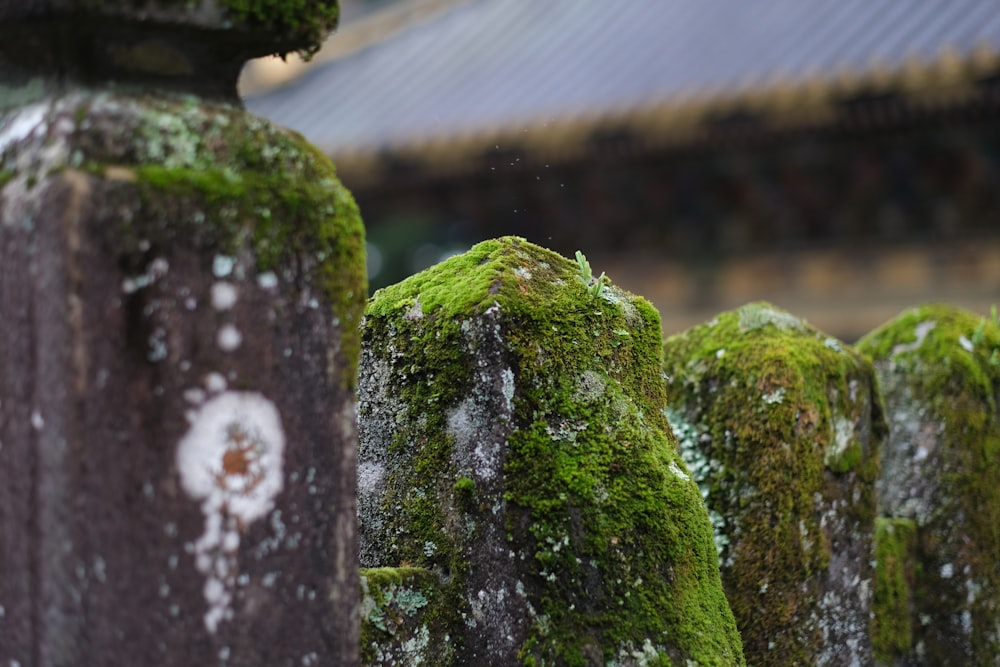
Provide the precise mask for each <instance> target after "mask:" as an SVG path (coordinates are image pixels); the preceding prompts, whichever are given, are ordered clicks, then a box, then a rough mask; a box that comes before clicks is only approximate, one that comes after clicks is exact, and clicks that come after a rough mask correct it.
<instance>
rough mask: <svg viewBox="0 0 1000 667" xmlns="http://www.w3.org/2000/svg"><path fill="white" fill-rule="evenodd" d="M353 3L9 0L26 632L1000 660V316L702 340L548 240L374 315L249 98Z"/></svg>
mask: <svg viewBox="0 0 1000 667" xmlns="http://www.w3.org/2000/svg"><path fill="white" fill-rule="evenodd" d="M336 19H337V11H336V3H335V2H334V1H333V0H327V1H323V0H297V1H295V2H278V1H276V0H256V1H249V2H248V1H247V0H195V1H194V2H187V1H185V2H177V1H171V0H159V1H154V2H149V3H102V2H97V1H95V0H33V1H30V2H27V1H20V2H18V1H15V0H0V114H2V115H0V271H2V275H0V317H2V320H3V322H4V326H5V331H4V336H2V337H0V664H2V665H4V666H7V665H9V666H10V667H62V666H69V665H107V666H109V667H115V666H117V665H128V666H132V665H165V666H178V667H179V666H185V667H186V666H188V665H219V666H228V665H234V666H240V667H255V666H260V667H263V666H265V665H266V666H286V665H287V666H292V665H305V666H308V665H337V666H344V667H352V666H354V665H359V664H364V665H435V666H443V667H444V666H448V665H534V666H541V665H608V666H611V665H614V666H626V665H634V666H640V665H744V664H751V665H782V666H785V665H870V664H879V665H894V666H899V667H902V666H904V665H997V664H1000V662H998V659H997V657H996V656H998V655H1000V609H998V605H1000V562H998V559H997V558H996V554H998V553H1000V528H998V526H1000V516H998V514H1000V460H998V459H1000V414H998V402H1000V323H998V322H997V318H996V316H995V315H994V316H993V317H991V318H984V317H978V316H975V315H972V314H971V313H967V312H962V311H959V310H956V309H954V308H950V307H947V306H929V307H925V308H920V309H916V310H913V311H909V312H907V313H904V314H903V315H901V316H899V318H898V319H896V320H895V321H893V322H891V323H889V324H887V325H886V326H885V327H883V328H881V329H879V330H877V331H874V332H872V333H871V334H869V335H867V336H866V337H865V338H864V339H862V341H861V342H860V343H859V344H858V345H857V346H854V347H852V346H851V345H848V344H846V343H843V342H841V341H838V340H836V339H833V338H831V337H828V336H826V335H824V334H822V333H820V332H818V331H817V330H815V329H813V328H812V327H810V326H809V325H807V324H806V323H805V322H803V321H801V320H800V319H798V318H796V317H794V316H793V315H790V314H788V313H786V312H783V311H781V310H779V309H777V308H775V307H773V306H770V305H768V304H764V303H753V304H749V305H747V306H744V307H742V308H740V309H738V310H735V311H732V312H728V313H723V314H720V315H719V316H718V317H716V318H715V319H713V320H712V321H711V322H708V323H706V324H704V325H700V326H697V327H694V328H692V329H690V330H689V331H687V332H685V333H683V334H680V335H678V336H674V337H671V338H670V339H668V340H667V341H666V342H665V343H664V341H663V339H662V336H661V326H660V319H659V314H658V313H657V312H656V311H655V310H654V309H653V308H652V306H651V305H650V304H649V303H648V302H647V301H645V300H644V299H642V298H640V297H637V296H634V295H631V294H628V293H626V292H624V291H622V290H621V289H619V288H618V287H616V286H615V285H613V284H612V283H611V282H610V281H609V280H608V279H607V278H606V277H605V276H604V275H603V274H601V275H600V276H596V275H594V273H593V271H592V270H591V267H590V266H589V264H588V263H587V260H586V258H585V257H584V256H583V255H582V254H578V255H577V257H576V260H575V261H572V260H568V259H565V258H563V257H560V256H558V255H556V254H554V253H552V252H550V251H548V250H545V249H543V248H540V247H538V246H535V245H533V244H531V243H528V242H527V241H525V240H523V239H519V238H514V237H507V238H501V239H497V240H492V241H487V242H484V243H482V244H479V245H477V246H475V247H474V248H472V249H471V250H470V251H469V252H467V253H465V254H463V255H460V256H457V257H454V258H452V259H449V260H447V261H445V262H443V263H441V264H439V265H438V266H436V267H433V268H431V269H429V270H427V271H425V272H422V273H420V274H417V275H415V276H412V277H410V278H409V279H407V280H405V281H403V282H402V283H399V284H397V285H395V286H392V287H389V288H387V289H385V290H382V291H380V292H378V293H377V294H376V295H375V296H374V297H373V298H372V299H371V300H370V301H368V305H367V309H365V299H366V286H365V282H364V245H363V229H362V226H361V222H360V217H359V214H358V211H357V207H356V206H355V204H354V202H353V200H352V198H351V196H350V194H349V193H348V192H347V191H346V190H345V189H344V188H343V186H342V185H341V184H340V182H339V181H338V180H337V177H336V174H335V172H334V169H333V167H332V165H331V164H330V163H329V162H328V161H327V160H326V158H324V157H323V156H322V155H321V154H320V153H319V152H318V151H317V150H316V149H315V148H313V147H311V146H309V145H308V144H307V143H305V142H304V141H303V140H302V138H301V137H299V136H297V135H295V134H294V133H291V132H288V131H285V130H282V129H280V128H277V127H274V126H272V125H270V124H268V123H267V122H265V121H263V120H261V119H259V118H255V117H252V116H250V115H248V114H246V113H245V112H244V111H243V110H242V109H241V108H240V105H239V101H238V99H237V98H236V96H235V92H234V90H235V77H236V73H237V72H238V70H239V67H240V65H241V63H242V62H243V61H244V60H245V59H246V58H248V57H252V56H255V55H260V54H266V53H272V52H276V53H284V52H287V51H290V50H295V49H302V50H304V51H306V52H308V51H310V50H312V49H313V48H315V47H316V45H317V44H318V40H319V39H320V38H321V37H322V36H323V35H324V34H325V32H326V31H327V30H328V29H329V28H331V27H332V26H333V25H334V24H335V23H336ZM356 395H357V401H355V396H356Z"/></svg>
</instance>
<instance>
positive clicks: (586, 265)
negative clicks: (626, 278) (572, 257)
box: [576, 250, 610, 298]
mask: <svg viewBox="0 0 1000 667" xmlns="http://www.w3.org/2000/svg"><path fill="white" fill-rule="evenodd" d="M576 270H577V276H576V279H577V280H579V281H580V282H581V283H583V286H584V287H586V288H587V293H588V294H589V295H590V296H591V297H594V298H596V297H599V296H601V294H603V293H604V288H605V287H606V286H607V285H608V283H609V282H610V281H609V280H608V277H607V276H606V275H604V272H603V271H601V275H599V276H597V277H596V278H595V277H594V272H593V271H592V270H591V268H590V262H588V261H587V257H586V256H585V255H584V254H583V253H582V252H580V251H579V250H577V251H576Z"/></svg>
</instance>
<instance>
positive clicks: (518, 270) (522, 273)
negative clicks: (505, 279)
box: [514, 266, 531, 280]
mask: <svg viewBox="0 0 1000 667" xmlns="http://www.w3.org/2000/svg"><path fill="white" fill-rule="evenodd" d="M514 275H515V276H517V277H518V278H520V279H521V280H531V271H529V270H528V269H526V268H525V267H523V266H517V267H514Z"/></svg>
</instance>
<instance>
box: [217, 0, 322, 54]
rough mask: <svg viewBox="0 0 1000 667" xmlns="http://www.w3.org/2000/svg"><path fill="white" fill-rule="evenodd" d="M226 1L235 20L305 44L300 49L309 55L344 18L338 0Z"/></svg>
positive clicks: (224, 0)
mask: <svg viewBox="0 0 1000 667" xmlns="http://www.w3.org/2000/svg"><path fill="white" fill-rule="evenodd" d="M222 4H223V5H224V6H225V7H226V9H227V10H228V11H229V14H230V16H232V17H233V19H234V20H235V21H237V22H240V23H247V24H249V25H251V26H260V27H262V28H264V29H266V30H268V31H271V32H273V33H275V35H276V37H280V38H281V39H282V40H288V41H291V42H294V43H296V44H302V46H300V47H297V48H301V49H302V50H303V52H304V55H306V56H310V55H312V54H314V53H315V52H316V51H318V50H319V47H320V45H321V44H322V43H323V40H324V39H325V38H326V36H327V35H328V34H329V33H330V32H331V31H333V30H334V29H335V28H336V27H337V22H338V20H339V19H340V8H339V5H338V2H337V0H222Z"/></svg>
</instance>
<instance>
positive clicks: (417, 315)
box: [403, 299, 424, 322]
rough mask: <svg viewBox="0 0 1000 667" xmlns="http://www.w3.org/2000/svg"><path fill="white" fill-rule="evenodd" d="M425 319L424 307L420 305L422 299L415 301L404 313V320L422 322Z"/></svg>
mask: <svg viewBox="0 0 1000 667" xmlns="http://www.w3.org/2000/svg"><path fill="white" fill-rule="evenodd" d="M423 318H424V308H423V306H421V305H420V299H414V300H413V305H412V306H411V307H410V309H409V310H407V311H406V312H405V313H403V319H404V320H409V321H411V322H412V321H414V320H421V319H423Z"/></svg>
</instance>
